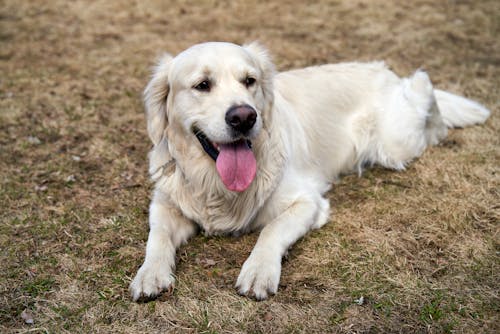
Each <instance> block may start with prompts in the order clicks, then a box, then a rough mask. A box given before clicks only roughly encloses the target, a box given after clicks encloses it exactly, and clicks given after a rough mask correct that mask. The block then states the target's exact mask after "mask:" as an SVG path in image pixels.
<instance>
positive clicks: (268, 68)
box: [243, 42, 275, 79]
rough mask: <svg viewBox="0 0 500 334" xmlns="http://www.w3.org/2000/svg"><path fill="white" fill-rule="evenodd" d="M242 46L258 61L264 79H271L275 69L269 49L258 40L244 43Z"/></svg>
mask: <svg viewBox="0 0 500 334" xmlns="http://www.w3.org/2000/svg"><path fill="white" fill-rule="evenodd" d="M243 48H244V49H245V50H247V52H248V53H250V54H251V55H252V57H253V58H254V59H255V60H256V61H257V62H258V65H259V67H260V68H261V70H262V73H263V75H264V76H265V79H271V78H272V77H273V75H274V73H275V69H274V64H273V62H272V60H271V56H270V54H269V51H267V49H266V48H265V47H263V46H262V45H261V44H260V43H259V42H252V43H249V44H245V45H243Z"/></svg>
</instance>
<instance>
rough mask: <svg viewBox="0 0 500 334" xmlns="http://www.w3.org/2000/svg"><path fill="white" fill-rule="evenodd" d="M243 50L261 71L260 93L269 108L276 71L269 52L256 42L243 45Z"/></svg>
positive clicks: (272, 97)
mask: <svg viewBox="0 0 500 334" xmlns="http://www.w3.org/2000/svg"><path fill="white" fill-rule="evenodd" d="M243 48H244V49H245V50H246V51H247V52H248V53H249V54H250V55H251V56H252V58H253V59H254V60H255V61H256V62H257V65H258V66H259V67H260V69H261V72H262V78H261V80H262V85H261V86H262V92H263V94H264V98H265V99H266V101H267V104H268V106H270V105H271V103H272V101H273V99H274V95H273V77H274V75H275V73H276V70H275V68H274V64H273V62H272V60H271V56H270V55H269V51H267V49H266V48H265V47H263V46H262V45H261V44H259V43H258V42H252V43H249V44H245V45H243ZM269 118H270V116H269Z"/></svg>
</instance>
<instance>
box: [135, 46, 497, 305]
mask: <svg viewBox="0 0 500 334" xmlns="http://www.w3.org/2000/svg"><path fill="white" fill-rule="evenodd" d="M248 75H250V76H252V77H255V78H256V79H257V83H256V84H255V85H253V86H251V87H246V86H245V85H243V84H242V80H243V79H244V78H245V76H248ZM204 79H210V80H211V82H213V87H212V89H211V90H210V92H200V91H198V90H196V89H194V88H193V87H194V86H195V85H196V84H197V83H199V82H200V81H201V80H204ZM436 99H437V103H436ZM236 104H248V105H250V106H252V107H253V108H254V109H255V110H256V112H257V115H258V118H257V123H256V125H255V126H254V128H253V129H252V131H251V133H250V134H249V139H251V140H252V143H253V145H252V147H253V151H254V154H255V157H256V160H257V166H258V170H257V175H256V178H255V179H254V181H253V183H252V184H251V185H250V187H249V188H248V189H247V190H245V191H244V192H242V193H234V192H231V191H229V190H227V189H226V188H225V187H224V185H223V183H222V182H221V180H220V178H219V176H218V174H217V173H216V169H215V164H214V162H213V160H212V159H211V158H210V157H209V156H208V155H207V154H206V153H205V152H204V151H203V149H202V148H201V145H200V143H199V142H198V141H197V139H196V137H195V136H194V134H193V132H192V129H193V126H196V127H197V128H198V129H200V130H202V131H203V132H204V133H205V134H206V135H207V137H208V138H209V139H210V140H212V141H213V142H217V143H220V142H227V141H229V140H231V138H230V135H229V131H228V128H227V125H226V124H225V121H224V115H225V112H226V111H227V110H228V108H230V107H231V106H233V105H236ZM145 105H146V115H147V120H148V132H149V135H150V137H151V140H152V141H153V143H154V144H155V146H154V147H153V149H152V151H151V153H150V155H149V157H150V173H151V176H152V178H153V180H154V181H155V182H156V187H155V193H154V196H153V200H152V203H151V208H150V233H149V238H148V243H147V248H146V258H145V261H144V264H143V265H142V267H141V268H140V269H139V272H138V273H137V276H136V277H135V279H134V280H133V282H132V283H131V286H130V290H131V293H132V297H133V299H134V300H137V299H138V298H140V297H154V296H156V295H158V294H159V293H160V292H161V291H162V290H165V289H169V288H171V287H172V284H173V282H174V278H173V277H174V276H173V270H174V266H175V250H176V249H177V248H178V247H179V246H180V245H181V244H182V243H183V242H186V241H187V239H188V238H189V237H190V236H192V235H193V234H194V233H195V232H196V230H197V229H196V227H197V226H199V227H201V228H202V229H203V230H204V232H205V233H206V234H221V233H233V234H239V233H244V232H248V231H251V230H256V229H260V230H261V232H260V236H259V238H258V241H257V243H256V245H255V248H254V249H253V251H252V253H251V254H250V256H249V257H248V259H247V260H246V261H245V263H244V265H243V268H242V270H241V273H240V275H239V277H238V279H237V283H236V286H237V289H238V291H239V292H240V293H241V294H244V295H252V296H254V297H255V298H257V299H265V298H267V297H268V296H269V294H274V293H276V291H277V288H278V283H279V278H280V271H281V258H282V256H283V255H284V254H285V252H286V251H287V249H288V248H289V247H290V246H291V245H292V244H293V243H294V242H295V241H296V240H297V239H299V238H300V237H302V236H303V235H304V234H306V233H307V232H308V231H309V230H311V229H313V228H319V227H321V226H322V225H324V224H325V223H326V222H327V220H328V217H329V203H328V201H327V200H326V199H325V198H324V197H323V194H324V193H325V192H326V191H328V189H329V188H330V185H331V182H333V181H334V180H335V178H337V177H338V176H339V175H341V174H342V173H348V172H353V171H357V172H361V169H362V167H363V166H364V165H367V164H380V165H383V166H385V167H388V168H393V169H397V170H400V169H404V167H405V165H406V164H407V163H409V162H410V161H411V160H412V159H414V158H415V157H418V156H419V155H420V154H421V153H422V152H423V151H424V149H425V148H426V147H427V146H428V145H432V144H436V143H438V142H439V140H441V139H443V138H444V137H445V136H446V133H447V126H465V125H469V124H473V123H481V122H484V121H485V120H486V118H487V117H488V115H489V111H488V110H487V109H485V108H484V107H482V106H480V105H479V104H477V103H475V102H472V101H470V100H467V99H465V98H462V97H459V96H456V95H452V94H450V93H446V92H442V91H438V90H434V89H433V87H432V84H431V82H430V80H429V78H428V76H427V74H426V73H425V72H422V71H417V72H416V73H415V74H414V75H413V76H412V77H410V78H403V79H402V78H399V77H398V76H396V75H395V74H394V73H393V72H391V71H390V70H388V69H387V67H386V66H385V64H384V63H380V62H378V63H367V64H363V63H345V64H337V65H324V66H315V67H309V68H305V69H300V70H294V71H289V72H283V73H279V74H276V73H275V71H274V67H273V65H272V63H271V61H270V59H269V56H268V54H267V51H266V50H265V49H263V48H262V47H261V46H259V45H258V44H255V43H254V44H250V45H246V46H243V47H241V46H237V45H234V44H229V43H205V44H199V45H196V46H193V47H191V48H189V49H188V50H186V51H184V52H182V53H181V54H179V55H178V56H177V57H175V58H172V57H170V56H165V57H164V58H163V59H162V60H161V61H160V63H159V65H158V67H157V68H156V70H155V72H154V74H153V78H152V79H151V81H150V83H149V84H148V86H147V88H146V91H145ZM440 109H441V112H442V113H443V114H442V115H441V114H440Z"/></svg>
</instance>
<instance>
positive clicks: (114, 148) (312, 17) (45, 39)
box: [0, 0, 500, 333]
mask: <svg viewBox="0 0 500 334" xmlns="http://www.w3.org/2000/svg"><path fill="white" fill-rule="evenodd" d="M308 2H310V3H308ZM498 36H500V3H499V2H498V1H497V0H491V1H466V0H461V1H444V0H443V1H428V0H418V1H411V2H410V1H406V2H405V1H387V0H380V1H368V0H365V1H361V0H356V1H347V0H346V1H341V0H336V1H335V0H332V1H323V2H321V3H320V4H318V3H317V2H313V1H303V0H302V1H295V0H287V1H279V2H269V1H257V2H253V3H252V2H249V1H243V0H242V1H201V2H200V1H190V0H189V1H173V2H167V1H148V2H141V1H92V2H85V1H11V0H4V1H2V5H1V6H0V73H1V76H0V173H1V179H0V182H1V188H0V200H1V202H0V203H1V206H2V211H1V213H0V250H1V252H0V261H1V263H2V270H1V272H0V331H2V332H34V333H36V332H40V333H45V332H51V333H52V332H54V333H56V332H57V333H59V332H66V333H77V332H95V333H109V332H119V333H129V332H130V333H131V332H134V333H137V332H162V333H164V332H204V333H238V332H249V333H294V332H308V333H324V332H334V333H335V332H338V333H354V332H373V333H387V332H403V333H407V332H417V333H425V332H429V333H441V332H454V333H471V332H474V333H479V332H484V333H486V332H490V333H494V332H498V331H500V326H499V298H498V292H499V291H498V287H499V286H498V284H499V259H498V254H499V251H500V250H499V236H498V232H499V225H498V221H499V211H500V206H499V202H500V196H499V189H500V182H499V181H500V179H499V173H500V171H499V165H500V152H499V148H500V142H499V141H500V137H499V133H500V116H499V111H500V107H499V100H500V93H499V90H498V87H499V86H500V79H499V78H500V69H499V65H500V58H499V55H500V42H499V39H498ZM254 39H258V40H260V41H261V42H263V43H264V44H266V45H267V46H269V48H270V49H271V50H272V53H273V54H274V55H275V60H276V63H277V65H278V67H279V68H280V69H287V68H291V67H298V66H305V65H311V64H318V63H325V62H338V61H346V60H355V59H358V60H359V59H361V60H370V59H385V60H387V62H388V63H389V64H390V65H391V66H392V67H393V68H394V69H395V70H396V71H397V72H398V73H400V74H402V75H407V74H409V73H410V72H411V71H413V70H414V69H416V68H419V67H423V68H425V69H426V70H428V71H429V72H430V74H431V77H432V78H433V80H434V82H435V83H436V85H437V86H439V87H441V88H445V89H450V90H453V91H456V92H459V93H461V94H465V95H467V96H470V97H473V98H475V99H477V100H480V101H482V102H483V103H484V104H486V105H487V106H488V107H489V108H491V109H492V110H493V116H492V117H491V119H490V120H489V121H488V122H487V124H486V125H484V126H479V127H473V128H467V129H463V130H453V131H451V134H450V136H449V138H448V139H447V141H446V142H445V143H444V144H443V145H441V146H439V147H435V148H432V149H430V150H429V151H427V152H426V153H425V154H424V155H423V157H422V158H420V159H418V160H417V161H415V162H414V163H413V164H412V165H411V166H410V167H409V168H408V170H407V171H405V172H403V173H395V172H391V171H386V170H383V169H377V168H376V169H373V170H371V171H368V172H367V173H365V174H364V176H363V177H362V178H358V177H356V176H347V177H345V178H343V179H342V180H341V182H340V183H339V184H338V185H337V186H336V187H335V188H334V190H333V191H332V192H331V193H330V194H329V196H330V198H331V200H332V205H333V207H334V208H335V209H334V211H333V214H332V217H331V222H330V223H329V224H328V225H326V226H325V228H323V229H321V230H319V231H315V232H313V233H311V234H309V235H308V236H307V237H305V238H304V239H303V240H301V241H300V242H299V243H298V244H297V245H296V246H295V247H294V248H293V250H292V251H291V252H290V255H289V258H288V260H286V261H285V263H284V265H283V275H282V280H281V286H280V290H279V293H278V295H277V296H275V297H274V298H271V299H270V300H268V301H265V302H260V303H259V302H255V301H252V300H249V299H246V298H243V297H240V296H238V295H237V294H236V293H235V290H234V288H233V284H234V282H235V280H236V277H237V275H238V270H239V268H240V266H241V265H242V263H243V261H244V260H245V258H246V256H247V255H248V254H249V252H250V250H251V247H252V244H253V243H254V242H255V239H256V235H248V236H244V237H242V238H238V239H234V238H210V239H207V238H204V237H202V236H198V237H196V238H194V239H193V240H192V242H191V243H190V244H189V245H187V246H185V247H183V248H182V249H181V250H180V252H179V256H178V258H179V265H178V271H177V274H178V285H177V288H176V291H175V293H174V295H173V296H171V297H170V298H162V299H160V300H157V301H153V302H150V303H147V304H135V303H132V302H131V300H130V298H129V296H128V292H127V288H128V284H129V282H130V279H131V277H132V275H133V274H134V273H135V271H136V270H137V268H138V266H139V265H140V264H141V261H142V258H143V251H144V246H145V241H146V236H147V224H146V221H147V207H148V202H149V200H148V198H149V193H150V190H151V185H150V184H149V183H148V180H147V166H146V165H147V163H146V154H147V151H148V149H149V146H150V143H149V141H148V139H147V136H146V133H145V123H144V119H143V110H142V106H141V100H140V93H141V91H142V89H143V87H144V85H145V83H146V81H147V79H148V72H149V67H150V65H151V64H152V63H153V60H154V58H155V57H156V56H157V55H158V54H159V53H160V52H161V51H164V50H168V51H170V52H173V53H176V52H178V51H180V50H182V49H184V48H185V47H187V46H189V45H191V44H193V43H196V42H200V41H207V40H227V41H233V42H239V43H241V42H247V41H251V40H254ZM361 296H363V298H364V302H363V303H362V305H358V304H357V303H356V302H355V300H358V301H359V298H360V297H361ZM25 310H26V312H29V313H31V315H32V317H33V320H34V324H32V325H28V324H26V323H25V322H24V321H23V319H22V317H21V314H22V312H23V311H25Z"/></svg>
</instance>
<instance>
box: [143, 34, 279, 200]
mask: <svg viewBox="0 0 500 334" xmlns="http://www.w3.org/2000/svg"><path fill="white" fill-rule="evenodd" d="M273 75H274V68H273V65H272V63H271V61H270V59H269V56H268V55H267V51H266V50H265V49H263V48H262V47H261V46H260V45H258V44H256V43H252V44H249V45H244V46H238V45H235V44H230V43H219V42H217V43H203V44H198V45H195V46H193V47H191V48H189V49H187V50H185V51H183V52H182V53H180V54H179V55H177V56H176V57H174V58H173V57H171V56H169V55H167V56H165V57H163V58H162V59H161V61H160V63H159V65H158V66H157V68H156V69H155V71H154V74H153V77H152V79H151V81H150V82H149V84H148V85H147V87H146V90H145V92H144V100H145V106H146V115H147V125H148V133H149V136H150V137H151V140H152V141H153V143H154V144H155V145H157V144H158V143H160V141H161V140H162V138H163V136H165V133H166V131H165V129H166V128H167V127H170V126H175V129H176V131H182V132H183V134H184V136H192V138H197V139H198V141H199V144H198V143H195V144H196V145H197V147H198V149H200V150H203V151H204V152H205V153H206V157H207V158H212V159H213V160H214V161H215V167H216V169H217V172H218V173H219V176H220V177H221V179H222V181H223V183H224V184H225V185H226V187H227V188H228V189H229V190H232V191H243V190H245V189H246V188H247V187H248V186H249V185H250V183H251V182H252V180H253V178H254V176H255V173H256V161H255V156H254V154H253V152H252V140H254V139H256V138H257V137H258V136H259V133H260V132H261V129H262V127H263V124H264V122H265V119H266V118H267V117H268V115H267V114H268V113H269V112H270V106H271V105H272V101H273V93H272V77H273Z"/></svg>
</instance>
